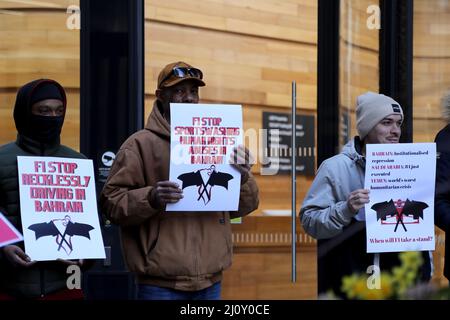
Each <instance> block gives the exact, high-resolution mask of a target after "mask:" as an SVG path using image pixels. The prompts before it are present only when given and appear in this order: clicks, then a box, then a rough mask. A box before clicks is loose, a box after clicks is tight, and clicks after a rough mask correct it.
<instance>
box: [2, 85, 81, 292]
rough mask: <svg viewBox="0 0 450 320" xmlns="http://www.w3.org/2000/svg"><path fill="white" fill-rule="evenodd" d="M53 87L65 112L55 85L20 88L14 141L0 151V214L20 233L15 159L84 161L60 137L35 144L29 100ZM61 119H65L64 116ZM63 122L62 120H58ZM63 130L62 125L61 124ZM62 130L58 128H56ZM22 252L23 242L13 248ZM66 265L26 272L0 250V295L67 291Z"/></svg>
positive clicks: (40, 264)
mask: <svg viewBox="0 0 450 320" xmlns="http://www.w3.org/2000/svg"><path fill="white" fill-rule="evenodd" d="M48 83H54V84H55V85H56V86H57V87H58V88H59V90H60V93H61V96H62V98H63V104H64V109H65V107H66V96H65V93H64V89H63V88H62V87H61V86H60V85H59V84H58V83H57V82H55V81H53V80H48V79H40V80H35V81H33V82H30V83H28V84H26V85H25V86H23V87H22V88H21V89H20V90H19V92H18V93H17V99H16V104H15V107H14V121H15V124H16V128H17V131H18V134H17V140H16V141H15V142H11V143H9V144H6V145H3V146H1V147H0V211H1V212H2V213H3V214H4V215H5V216H6V217H7V218H8V220H9V221H10V222H11V223H12V224H13V225H14V226H15V227H16V228H17V229H18V230H19V231H21V230H22V224H21V218H20V204H19V184H18V173H17V156H46V157H63V158H82V159H85V158H86V157H85V156H84V155H82V154H81V153H79V152H76V151H75V150H72V149H70V148H68V147H66V146H63V145H61V144H60V137H59V134H58V135H57V137H56V138H55V139H53V140H52V141H47V142H39V141H36V140H35V136H34V135H33V130H31V129H32V128H35V124H33V123H32V116H31V98H30V97H31V96H32V94H33V92H35V90H37V88H39V87H40V86H41V85H44V84H48ZM63 117H64V116H63ZM61 120H63V119H61ZM60 127H62V121H61V122H60ZM56 129H57V130H59V131H60V130H61V128H56ZM16 245H18V246H20V247H21V248H22V249H23V247H24V245H23V242H21V243H18V244H16ZM66 269H67V265H66V264H64V263H61V262H56V261H49V262H38V263H35V264H34V265H32V266H31V267H29V268H21V267H12V266H11V265H10V264H9V262H8V261H6V259H5V257H4V256H3V254H2V250H1V249H0V292H3V293H6V294H8V295H13V296H17V297H27V298H33V297H39V296H41V297H42V296H45V295H47V294H49V293H53V292H56V291H58V290H61V289H65V288H66V281H67V276H68V275H67V273H66Z"/></svg>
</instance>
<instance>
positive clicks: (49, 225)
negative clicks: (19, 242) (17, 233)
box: [28, 216, 94, 255]
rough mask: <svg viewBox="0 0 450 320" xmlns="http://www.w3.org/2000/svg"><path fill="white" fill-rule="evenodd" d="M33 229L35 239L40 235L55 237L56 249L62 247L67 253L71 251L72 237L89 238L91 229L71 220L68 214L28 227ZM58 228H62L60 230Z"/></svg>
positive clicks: (87, 225)
mask: <svg viewBox="0 0 450 320" xmlns="http://www.w3.org/2000/svg"><path fill="white" fill-rule="evenodd" d="M28 229H30V230H32V231H34V233H35V236H36V240H38V239H39V238H41V237H46V236H52V237H56V239H55V241H56V244H57V245H58V251H59V250H61V248H62V249H64V251H66V253H67V255H70V253H71V252H72V251H73V245H72V237H73V236H80V237H86V238H88V239H91V237H90V235H89V231H91V230H93V229H94V227H92V226H91V225H89V224H85V223H78V222H75V223H74V222H72V221H71V220H70V217H69V216H65V218H64V219H54V220H51V221H50V222H43V223H35V224H32V225H30V226H29V227H28ZM60 230H64V231H63V232H61V231H60Z"/></svg>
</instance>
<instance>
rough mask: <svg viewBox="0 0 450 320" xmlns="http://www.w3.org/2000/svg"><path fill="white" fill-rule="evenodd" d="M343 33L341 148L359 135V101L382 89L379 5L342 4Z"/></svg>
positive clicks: (367, 0)
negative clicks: (379, 62) (361, 96)
mask: <svg viewBox="0 0 450 320" xmlns="http://www.w3.org/2000/svg"><path fill="white" fill-rule="evenodd" d="M340 12H341V13H340V29H339V33H340V36H339V60H340V61H339V105H340V120H341V121H340V126H341V130H340V145H341V146H343V145H344V144H345V143H347V141H348V140H349V139H351V138H352V137H353V136H355V135H356V134H357V133H356V115H355V107H356V97H358V96H359V95H360V94H363V93H364V92H367V91H373V92H378V89H379V65H378V56H379V28H380V27H379V26H380V24H379V21H380V9H379V2H378V1H372V0H341V10H340Z"/></svg>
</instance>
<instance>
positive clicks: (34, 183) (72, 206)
mask: <svg viewBox="0 0 450 320" xmlns="http://www.w3.org/2000/svg"><path fill="white" fill-rule="evenodd" d="M17 165H18V173H19V187H20V212H21V217H22V229H23V236H24V240H25V252H26V253H27V254H28V255H29V256H30V258H31V259H32V260H36V261H45V260H56V259H65V260H72V259H98V258H105V250H104V247H103V239H102V234H101V231H100V224H99V217H98V213H97V200H96V192H95V181H94V170H93V166H92V160H86V159H72V158H56V157H22V156H18V157H17Z"/></svg>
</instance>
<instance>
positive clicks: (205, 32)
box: [145, 0, 317, 299]
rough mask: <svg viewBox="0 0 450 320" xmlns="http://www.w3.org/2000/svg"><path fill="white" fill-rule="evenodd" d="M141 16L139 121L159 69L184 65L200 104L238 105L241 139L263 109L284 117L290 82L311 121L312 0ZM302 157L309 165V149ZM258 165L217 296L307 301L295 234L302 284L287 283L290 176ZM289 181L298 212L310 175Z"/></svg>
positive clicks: (306, 268)
mask: <svg viewBox="0 0 450 320" xmlns="http://www.w3.org/2000/svg"><path fill="white" fill-rule="evenodd" d="M145 9H146V12H145V18H146V22H145V66H146V67H145V83H146V85H145V105H146V108H145V111H146V112H145V113H146V117H148V115H149V113H150V111H151V109H152V105H153V101H154V99H155V96H154V91H155V88H156V80H157V77H158V73H159V71H160V70H161V69H162V67H163V66H165V65H166V64H168V63H170V62H174V61H178V60H182V61H185V62H187V63H189V64H192V65H194V66H196V67H198V68H200V69H201V70H202V71H203V73H204V80H205V82H206V87H204V88H200V99H201V101H200V102H203V103H224V104H228V103H229V104H242V106H243V120H244V129H245V133H246V134H248V135H249V136H251V135H252V134H253V133H255V134H256V135H258V133H259V130H260V129H262V123H263V113H264V112H275V113H286V114H289V113H290V106H291V81H293V80H295V81H296V82H297V95H298V101H297V108H298V114H301V115H303V116H310V117H312V120H313V123H314V117H315V113H316V95H317V90H316V86H317V71H316V70H317V1H314V0H286V1H279V0H258V1H256V0H229V1H215V0H206V1H205V0H203V1H190V2H186V1H182V0H172V1H165V0H156V1H155V0H146V1H145ZM314 132H315V129H314V128H311V130H310V132H308V134H309V135H310V136H311V137H312V139H313V141H314ZM258 144H261V141H258ZM260 156H261V155H260ZM308 156H309V157H311V159H312V161H313V163H314V159H315V157H314V151H312V154H311V155H309V151H308ZM259 159H261V157H259ZM260 165H261V161H258V163H257V164H256V165H255V166H254V168H253V173H254V174H255V177H256V179H257V183H258V185H259V188H260V205H259V209H258V210H257V211H256V212H254V213H252V214H251V215H250V216H249V217H246V218H244V220H243V223H242V224H237V225H234V226H233V233H234V235H233V237H234V239H233V241H234V246H235V249H234V252H235V255H234V262H233V266H232V268H231V269H230V270H229V271H227V272H226V273H225V280H224V289H223V298H225V299H230V298H231V299H257V298H258V299H260V298H262V299H264V298H266V299H278V298H279V299H295V298H297V299H301V298H315V297H316V295H317V292H316V277H315V273H316V255H315V242H314V241H313V240H312V238H310V237H307V236H306V235H305V234H304V233H302V232H300V231H299V232H300V233H299V234H298V242H299V243H300V245H305V249H300V250H299V251H300V252H301V253H300V254H301V255H302V256H301V257H299V260H298V261H299V265H298V270H301V272H302V281H301V282H299V283H297V284H296V285H295V286H293V285H291V283H290V279H291V260H290V244H291V243H290V241H291V240H290V231H291V229H290V216H288V215H289V214H290V208H291V187H290V176H289V174H284V175H282V174H280V175H270V176H265V175H262V174H260V168H261V166H260ZM313 167H314V164H313ZM313 171H314V170H313ZM297 179H298V193H297V212H298V211H299V209H300V204H301V202H302V201H303V198H304V196H305V193H306V191H307V190H308V188H309V186H310V184H311V181H312V179H313V176H312V175H311V176H304V175H298V177H297ZM273 215H282V216H273ZM297 220H298V219H297ZM298 230H300V228H298ZM303 255H304V256H303ZM305 274H307V275H305ZM239 279H242V280H239ZM244 279H245V280H244ZM306 279H307V280H306ZM274 285H275V287H274Z"/></svg>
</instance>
